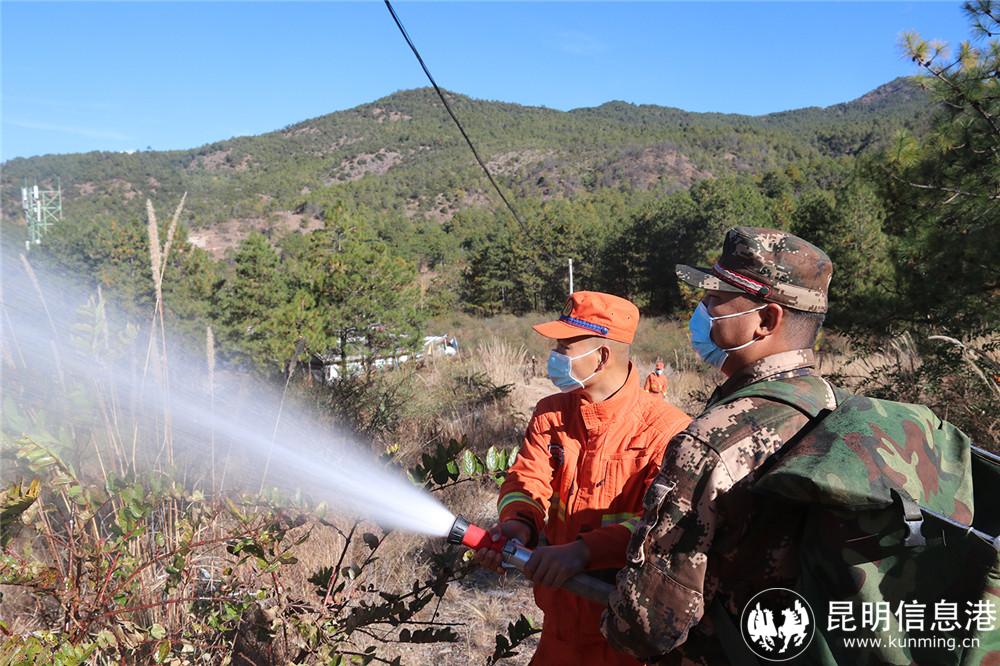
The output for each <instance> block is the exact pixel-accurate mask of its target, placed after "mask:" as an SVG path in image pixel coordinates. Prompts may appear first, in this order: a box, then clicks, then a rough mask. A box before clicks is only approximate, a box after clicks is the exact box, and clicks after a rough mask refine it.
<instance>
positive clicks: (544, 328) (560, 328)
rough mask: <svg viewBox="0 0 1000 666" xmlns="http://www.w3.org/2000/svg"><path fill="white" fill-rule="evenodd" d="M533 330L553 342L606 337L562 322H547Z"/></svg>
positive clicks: (535, 326) (536, 325) (537, 325)
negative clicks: (586, 337) (583, 337)
mask: <svg viewBox="0 0 1000 666" xmlns="http://www.w3.org/2000/svg"><path fill="white" fill-rule="evenodd" d="M531 328H533V329H535V333H538V334H539V335H541V336H542V337H544V338H550V339H552V340H565V339H567V338H579V337H581V336H596V337H605V336H602V335H601V334H600V333H595V332H594V331H588V330H586V329H583V328H579V327H577V326H570V325H569V324H567V323H565V322H561V321H547V322H545V323H543V324H535V325H534V326H532V327H531Z"/></svg>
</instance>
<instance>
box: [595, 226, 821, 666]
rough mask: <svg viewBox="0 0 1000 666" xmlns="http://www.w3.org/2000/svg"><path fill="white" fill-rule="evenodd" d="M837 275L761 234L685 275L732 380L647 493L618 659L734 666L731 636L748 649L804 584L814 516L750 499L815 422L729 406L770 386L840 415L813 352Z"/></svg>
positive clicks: (607, 626)
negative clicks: (749, 616) (751, 390)
mask: <svg viewBox="0 0 1000 666" xmlns="http://www.w3.org/2000/svg"><path fill="white" fill-rule="evenodd" d="M832 271H833V266H832V264H831V262H830V259H829V257H827V255H826V254H825V253H824V252H823V251H822V250H820V249H819V248H817V247H815V246H813V245H811V244H810V243H808V242H806V241H804V240H802V239H801V238H797V237H796V236H793V235H791V234H787V233H784V232H781V231H776V230H772V229H758V228H748V227H738V228H735V229H731V230H730V231H729V232H728V233H727V235H726V238H725V243H724V247H723V252H722V257H721V258H720V259H719V261H718V263H716V264H715V266H713V267H712V268H710V269H708V268H706V269H696V268H692V267H689V266H678V267H677V275H678V276H679V277H680V278H681V279H682V280H684V281H685V282H687V283H688V284H690V285H692V286H694V287H697V288H700V289H704V290H706V293H705V296H704V299H703V301H702V303H701V304H699V306H698V309H697V310H696V312H695V315H694V316H693V317H692V320H691V333H692V344H693V345H694V347H695V349H696V351H697V352H698V354H699V355H700V356H701V357H702V358H703V359H704V360H706V361H707V362H709V363H711V364H712V365H715V366H716V367H718V368H719V369H721V370H722V372H723V373H724V374H725V375H726V376H727V377H728V379H727V381H726V382H725V383H724V384H722V385H721V386H720V387H719V388H718V389H717V390H716V391H715V393H714V394H713V395H712V397H711V398H710V400H709V402H708V405H707V407H706V409H705V411H704V412H703V413H702V414H701V415H700V416H699V417H698V418H696V419H695V420H694V421H693V422H692V423H691V424H690V425H689V426H688V427H687V429H686V430H684V431H683V432H682V433H680V434H679V435H677V436H676V437H674V439H673V440H672V441H671V442H670V444H669V445H668V446H667V450H666V454H665V456H664V459H663V464H662V466H661V471H660V473H659V475H658V476H657V478H656V479H655V480H654V482H653V485H652V486H651V487H650V489H649V491H648V492H647V494H646V497H645V499H644V519H643V521H642V523H640V526H639V527H638V528H637V530H636V531H635V533H634V534H633V537H632V539H631V542H630V545H629V550H628V566H626V567H625V568H624V569H623V570H622V571H621V573H620V574H619V575H618V584H617V588H616V590H615V592H614V593H613V594H612V596H611V600H610V607H609V609H608V610H607V611H606V612H605V615H604V619H603V626H602V630H603V632H604V633H605V635H606V636H607V638H608V640H609V642H610V643H611V645H613V646H614V647H616V648H617V649H619V650H621V651H623V652H627V653H629V654H632V655H633V656H635V657H637V658H639V659H643V660H647V661H650V662H656V663H672V664H713V665H714V664H725V663H729V661H730V660H729V658H728V657H727V653H726V652H725V650H724V648H723V647H722V644H723V643H724V642H727V641H726V640H720V636H721V637H722V638H723V639H726V638H728V642H729V643H730V644H731V643H732V637H733V635H734V632H735V636H736V639H735V640H736V641H739V640H740V639H739V633H738V629H736V626H735V624H738V623H739V618H740V613H741V612H742V610H743V608H744V606H745V605H746V603H747V602H748V601H749V600H750V599H751V597H753V596H754V595H755V594H756V593H758V592H760V591H762V590H765V589H767V588H772V587H791V585H792V584H793V583H794V581H795V578H796V574H797V571H798V563H797V560H796V556H797V553H796V537H797V535H798V533H799V528H800V526H801V523H802V516H801V515H799V514H798V512H797V510H796V509H794V508H790V507H789V506H788V505H780V506H779V505H778V504H777V503H776V502H775V501H774V500H770V499H768V498H767V497H761V496H758V495H753V494H751V492H750V487H751V486H752V485H753V483H754V481H755V480H756V479H757V478H758V477H759V476H760V474H761V473H762V472H763V471H765V470H766V469H767V468H768V465H769V459H771V458H772V457H773V456H775V454H776V453H778V452H779V451H780V450H781V449H782V447H783V446H784V444H785V443H786V442H788V441H789V440H790V439H791V438H792V437H793V436H794V435H795V434H796V433H798V432H799V431H800V430H802V429H803V427H804V426H806V425H807V424H808V423H809V417H808V416H806V415H805V414H803V413H802V412H801V411H799V410H798V409H796V408H794V407H792V406H790V405H788V404H785V403H782V402H780V401H774V400H766V399H762V398H758V397H744V398H738V399H736V400H735V401H732V402H725V400H726V398H727V396H731V395H732V394H733V393H734V392H736V391H738V390H740V389H745V388H746V387H748V386H750V385H752V384H755V383H757V382H771V381H774V380H779V379H780V380H790V379H793V378H803V379H806V378H810V380H809V381H806V382H804V383H802V384H801V386H802V387H803V388H802V389H796V390H805V391H811V392H813V393H814V394H815V395H812V396H807V397H810V398H811V399H812V400H814V401H815V402H816V403H818V404H819V405H821V406H824V407H825V408H828V409H833V408H835V407H836V398H835V396H834V394H833V392H832V388H831V387H830V386H829V385H828V384H826V382H825V381H822V380H820V379H819V378H818V376H817V371H816V369H815V363H814V359H813V352H812V346H813V343H814V341H815V338H816V334H817V332H818V331H819V328H820V326H821V325H822V322H823V316H824V313H825V312H826V310H827V289H828V287H829V283H830V277H831V274H832ZM784 383H785V382H782V384H784ZM793 384H794V385H796V386H799V384H798V383H797V382H795V381H794V380H793ZM770 462H773V460H772V461H770ZM723 625H728V626H723Z"/></svg>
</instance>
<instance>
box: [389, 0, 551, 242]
mask: <svg viewBox="0 0 1000 666" xmlns="http://www.w3.org/2000/svg"><path fill="white" fill-rule="evenodd" d="M385 6H386V8H387V9H388V10H389V14H391V15H392V20H393V21H395V22H396V27H398V28H399V32H400V33H402V35H403V39H405V40H406V43H407V45H408V46H409V47H410V50H411V51H413V55H415V56H416V57H417V62H419V63H420V67H421V68H422V69H423V70H424V74H426V75H427V80H429V81H430V82H431V85H432V86H434V91H435V92H437V95H438V97H440V98H441V103H442V104H444V108H445V110H446V111H447V112H448V115H449V116H451V119H452V120H454V121H455V125H457V126H458V131H459V132H461V133H462V138H464V139H465V142H466V143H467V144H469V149H470V150H472V154H473V155H474V156H475V157H476V161H477V162H479V166H481V167H482V168H483V172H484V173H485V174H486V177H487V178H488V179H489V181H490V184H491V185H493V189H495V190H496V191H497V194H499V195H500V198H501V199H502V200H503V202H504V204H506V205H507V210H509V211H510V214H511V215H513V216H514V220H515V221H516V222H517V223H518V224H519V225H520V226H521V231H523V232H524V235H525V236H527V237H528V238H529V239H531V234H530V233H529V232H528V226H527V225H526V224H525V223H524V220H522V219H521V216H520V215H518V214H517V211H516V210H514V206H512V205H511V203H510V201H508V200H507V197H506V196H505V195H504V193H503V190H501V189H500V186H499V185H498V184H497V181H496V180H495V179H494V178H493V174H491V173H490V170H489V169H488V168H487V167H486V163H485V162H483V158H481V157H480V156H479V151H478V150H476V147H475V146H474V145H473V144H472V139H470V138H469V135H468V134H466V133H465V128H463V127H462V123H461V122H459V120H458V116H456V115H455V112H454V111H452V110H451V105H450V104H448V100H447V99H446V98H445V96H444V93H443V92H441V88H440V87H438V84H437V81H435V80H434V77H433V76H432V75H431V71H430V70H429V69H427V65H426V64H424V59H423V58H422V57H420V52H419V51H417V47H416V46H414V44H413V40H412V39H410V35H408V34H407V32H406V28H404V27H403V23H402V22H401V21H400V20H399V17H398V16H396V10H394V9H393V8H392V4H391V3H390V2H389V0H385ZM539 249H541V251H542V254H544V255H545V256H546V257H547V258H548V259H550V260H551V259H552V255H550V254H549V253H548V252H547V251H546V249H545V247H544V246H542V245H539Z"/></svg>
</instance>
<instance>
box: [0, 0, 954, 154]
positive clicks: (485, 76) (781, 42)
mask: <svg viewBox="0 0 1000 666" xmlns="http://www.w3.org/2000/svg"><path fill="white" fill-rule="evenodd" d="M395 6H396V11H397V12H398V13H399V15H400V17H401V19H402V20H403V22H404V24H405V25H406V27H407V30H408V31H409V33H410V35H411V37H412V38H413V39H414V41H415V42H416V44H417V46H418V48H420V50H421V52H422V54H423V56H424V59H425V61H426V62H427V64H428V65H429V67H430V68H431V72H432V73H433V74H434V76H435V77H436V78H437V80H438V83H440V84H441V85H442V86H444V87H446V88H449V89H451V90H455V91H458V92H462V93H465V94H468V95H471V96H473V97H478V98H484V99H497V100H503V101H509V102H517V103H521V104H530V105H544V106H548V107H551V108H557V109H572V108H577V107H582V106H595V105H598V104H601V103H603V102H606V101H608V100H612V99H622V100H626V101H629V102H635V103H651V104H662V105H666V106H676V107H680V108H683V109H688V110H691V111H723V112H736V113H749V114H762V113H768V112H772V111H781V110H786V109H793V108H799V107H803V106H826V105H829V104H835V103H837V102H842V101H847V100H850V99H853V98H856V97H858V96H860V95H862V94H864V93H865V92H867V91H868V90H871V89H872V88H875V87H876V86H878V85H880V84H882V83H885V82H887V81H889V80H891V79H893V78H895V77H897V76H901V75H908V74H913V73H915V70H914V68H913V66H912V65H911V63H910V62H909V61H908V60H906V59H905V58H903V57H902V56H901V54H900V50H899V47H898V40H899V35H900V33H902V32H903V31H905V30H916V31H918V32H920V33H921V34H922V35H923V36H925V37H938V38H942V39H945V40H947V41H949V42H950V43H957V42H958V41H959V40H961V39H965V38H966V37H967V36H968V30H967V24H966V21H965V19H964V17H963V16H962V13H961V10H960V5H959V3H932V2H890V3H867V2H841V3H819V2H769V3H757V2H739V3H728V4H727V3H716V2H687V3H653V2H645V3H597V2H589V3H570V2H554V3H540V2H520V3H502V2H491V3H459V2H440V3H420V2H398V3H397V4H396V5H395ZM0 24H2V35H0V37H2V61H0V62H2V95H3V97H2V108H0V116H2V135H0V139H2V144H0V157H2V159H10V158H12V157H20V156H29V155H39V154H45V153H65V152H81V151H88V150H130V149H145V148H146V147H147V146H151V147H152V148H153V149H155V150H166V149H178V148H192V147H195V146H199V145H202V144H205V143H209V142H212V141H217V140H221V139H226V138H229V137H232V136H238V135H244V134H259V133H262V132H266V131H270V130H274V129H278V128H281V127H283V126H285V125H289V124H292V123H295V122H298V121H300V120H304V119H306V118H311V117H314V116H318V115H322V114H325V113H330V112H332V111H336V110H340V109H345V108H350V107H352V106H355V105H358V104H362V103H365V102H369V101H372V100H374V99H377V98H379V97H382V96H384V95H387V94H389V93H392V92H394V91H396V90H400V89H406V88H414V87H418V86H424V85H426V80H425V79H424V77H423V73H422V72H421V71H420V68H419V66H418V65H417V63H416V60H415V59H414V58H413V56H412V54H411V53H410V52H409V50H408V49H407V47H406V45H405V43H404V42H403V40H402V38H401V37H400V35H399V34H398V32H397V30H396V27H395V25H394V24H393V23H392V20H391V18H390V17H389V15H388V12H387V11H386V9H385V6H384V5H383V4H382V2H378V1H375V2H353V3H338V2H303V3H291V2H280V3H277V2H273V3H272V2H251V3H242V2H222V3H204V2H176V3H153V2H109V3H85V2H71V3H54V2H8V1H6V0H4V1H3V2H2V3H0Z"/></svg>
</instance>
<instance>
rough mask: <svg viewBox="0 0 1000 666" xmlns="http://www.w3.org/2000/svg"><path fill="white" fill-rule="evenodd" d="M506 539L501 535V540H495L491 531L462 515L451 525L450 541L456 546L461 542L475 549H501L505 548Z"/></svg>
mask: <svg viewBox="0 0 1000 666" xmlns="http://www.w3.org/2000/svg"><path fill="white" fill-rule="evenodd" d="M506 541H507V540H506V539H504V538H503V537H500V540H499V541H494V540H493V538H492V537H491V536H490V533H489V532H487V531H486V530H484V529H483V528H482V527H479V526H478V525H473V524H472V523H470V522H469V521H468V520H466V519H465V518H462V517H461V516H458V517H457V518H455V523H454V524H453V525H452V526H451V531H450V532H449V533H448V543H450V544H454V545H456V546H457V545H459V544H461V545H463V546H465V547H466V548H471V549H473V550H479V549H481V548H489V549H490V550H496V551H499V550H502V549H503V545H504V543H505V542H506Z"/></svg>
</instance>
